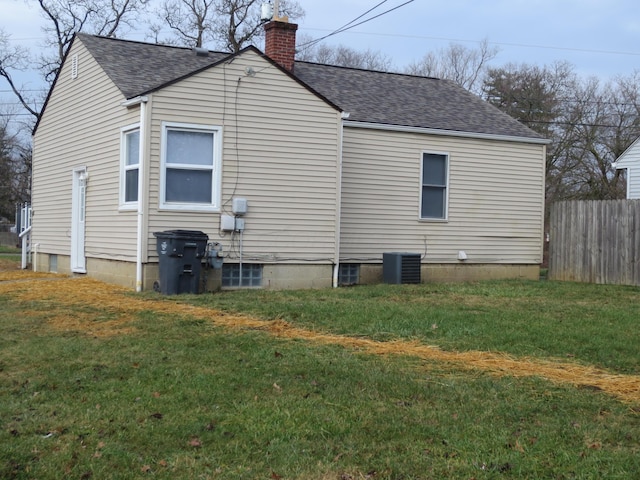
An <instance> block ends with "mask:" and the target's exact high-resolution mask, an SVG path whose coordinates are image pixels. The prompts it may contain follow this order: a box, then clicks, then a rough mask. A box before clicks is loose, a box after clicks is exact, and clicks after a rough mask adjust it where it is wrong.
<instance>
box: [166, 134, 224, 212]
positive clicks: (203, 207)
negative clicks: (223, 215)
mask: <svg viewBox="0 0 640 480" xmlns="http://www.w3.org/2000/svg"><path fill="white" fill-rule="evenodd" d="M170 129H178V130H187V131H194V132H211V133H213V166H212V172H213V178H212V182H211V188H212V190H213V191H212V192H211V201H212V203H210V204H198V203H187V202H182V203H181V202H166V201H165V182H166V176H167V175H166V170H167V130H170ZM222 143H223V135H222V127H219V126H214V125H199V124H193V123H178V122H162V134H161V146H160V150H161V155H160V201H159V209H160V210H183V211H196V212H219V211H220V203H221V186H222ZM169 166H171V164H169ZM176 166H177V167H178V168H182V169H188V168H189V167H188V165H184V164H176ZM198 167H201V165H200V166H198Z"/></svg>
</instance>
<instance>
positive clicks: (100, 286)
mask: <svg viewBox="0 0 640 480" xmlns="http://www.w3.org/2000/svg"><path fill="white" fill-rule="evenodd" d="M3 273H4V275H3ZM17 273H21V275H16V272H0V280H4V281H0V295H2V294H4V295H10V296H11V298H12V299H14V300H15V301H18V302H24V303H25V304H28V305H29V306H30V307H29V308H33V305H34V304H36V305H40V306H41V307H43V308H45V309H47V311H49V318H47V322H48V324H49V325H51V326H52V327H53V328H56V329H58V330H64V331H76V332H82V333H84V334H87V335H92V336H110V335H122V334H129V333H132V332H134V331H135V327H134V326H132V325H131V323H132V321H133V319H134V315H135V314H136V313H138V312H143V311H148V312H155V313H157V314H164V315H172V316H176V317H190V318H197V319H203V320H207V321H211V322H212V323H213V324H215V325H217V326H220V327H224V328H228V329H231V330H237V329H241V330H242V329H244V330H247V329H250V330H261V331H264V332H267V333H269V334H271V335H273V336H275V337H279V338H287V339H303V340H307V341H309V342H315V343H322V344H330V345H341V346H344V347H345V348H350V349H353V350H356V351H361V352H364V353H371V354H376V355H406V356H413V357H417V358H420V359H422V360H425V361H436V362H447V363H450V364H454V365H456V366H458V367H461V368H465V369H474V370H482V371H486V372H490V373H491V374H494V375H499V376H514V377H527V376H538V377H542V378H545V379H548V380H550V381H553V382H557V383H565V384H572V385H575V386H578V387H582V388H590V389H594V390H600V391H603V392H606V393H608V394H610V395H613V396H615V397H617V398H619V399H621V400H623V401H626V402H630V403H634V404H637V403H640V376H635V375H619V374H613V373H611V372H607V371H605V370H601V369H597V368H594V367H591V366H588V365H580V364H576V363H571V362H565V361H560V360H558V361H554V360H548V361H544V360H538V359H532V358H515V357H512V356H509V355H505V354H501V353H493V352H481V351H467V352H455V351H444V350H441V349H440V348H438V347H434V346H429V345H424V344H422V343H419V342H417V341H408V340H397V341H388V342H380V341H375V340H371V339H368V338H358V337H349V336H343V335H335V334H330V333H325V332H321V331H312V330H308V329H303V328H298V327H294V326H292V325H291V324H289V323H287V322H284V321H264V320H260V319H257V318H254V317H250V316H244V315H229V314H225V313H222V312H220V311H216V310H211V309H208V308H203V307H196V306H192V305H185V304H182V303H180V301H179V299H173V298H162V299H161V300H156V299H148V298H140V297H137V296H133V295H130V290H127V289H125V288H122V287H118V286H115V285H109V284H105V283H102V282H98V281H96V280H92V279H90V278H68V277H61V276H51V275H48V276H46V277H38V276H37V275H36V274H33V275H29V274H26V273H23V272H17ZM8 277H13V278H12V280H13V281H8V280H9V279H10V278H8ZM70 309H71V310H70ZM38 312H40V313H41V312H42V310H38Z"/></svg>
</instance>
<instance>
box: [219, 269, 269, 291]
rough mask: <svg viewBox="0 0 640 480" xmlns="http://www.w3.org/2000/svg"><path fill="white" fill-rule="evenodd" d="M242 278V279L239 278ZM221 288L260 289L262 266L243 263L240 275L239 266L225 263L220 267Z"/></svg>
mask: <svg viewBox="0 0 640 480" xmlns="http://www.w3.org/2000/svg"><path fill="white" fill-rule="evenodd" d="M241 276H242V278H240V277H241ZM222 286H223V287H261V286H262V265H258V264H253V263H243V264H242V273H241V269H240V264H238V263H225V264H224V265H222Z"/></svg>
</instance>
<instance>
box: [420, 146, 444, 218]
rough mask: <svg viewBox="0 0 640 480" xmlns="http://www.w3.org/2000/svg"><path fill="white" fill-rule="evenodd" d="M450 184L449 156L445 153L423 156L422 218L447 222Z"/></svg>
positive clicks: (424, 154)
mask: <svg viewBox="0 0 640 480" xmlns="http://www.w3.org/2000/svg"><path fill="white" fill-rule="evenodd" d="M448 183H449V156H448V155H447V154H443V153H427V152H425V153H423V154H422V181H421V185H422V188H421V191H420V218H421V219H425V220H432V219H433V220H446V218H447V207H448V205H447V203H448V202H447V199H448V196H449V195H448V190H449V189H448Z"/></svg>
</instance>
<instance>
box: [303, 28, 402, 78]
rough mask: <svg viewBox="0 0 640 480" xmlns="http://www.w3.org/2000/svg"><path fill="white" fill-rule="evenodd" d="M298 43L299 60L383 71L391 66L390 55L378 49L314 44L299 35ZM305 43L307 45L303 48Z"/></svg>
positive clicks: (307, 38)
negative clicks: (361, 49)
mask: <svg viewBox="0 0 640 480" xmlns="http://www.w3.org/2000/svg"><path fill="white" fill-rule="evenodd" d="M298 44H299V45H302V48H300V49H299V51H298V52H297V54H296V59H297V60H300V61H305V62H315V63H322V64H326V65H337V66H340V67H351V68H363V69H366V70H379V71H385V72H386V71H389V70H390V69H391V67H392V62H393V61H392V59H391V57H389V56H388V55H385V54H384V53H382V52H380V51H374V50H371V49H367V50H363V51H359V50H355V49H353V48H350V47H347V46H345V45H337V46H329V45H325V44H319V45H315V44H314V43H313V40H312V39H311V38H310V37H306V36H300V38H299V41H298ZM305 45H309V46H308V47H306V48H305Z"/></svg>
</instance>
